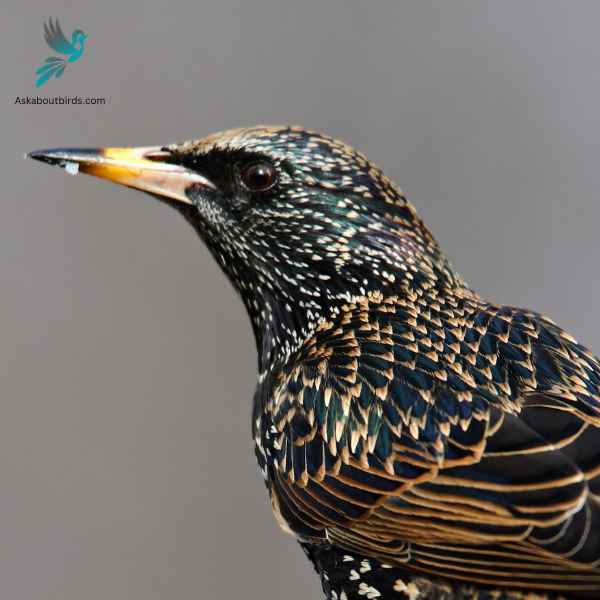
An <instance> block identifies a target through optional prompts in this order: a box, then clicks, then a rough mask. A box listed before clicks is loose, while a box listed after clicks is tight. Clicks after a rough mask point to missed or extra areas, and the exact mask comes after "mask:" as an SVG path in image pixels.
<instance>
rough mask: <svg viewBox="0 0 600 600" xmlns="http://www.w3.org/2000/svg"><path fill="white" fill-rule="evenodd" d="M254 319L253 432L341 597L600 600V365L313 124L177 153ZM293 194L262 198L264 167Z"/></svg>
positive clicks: (229, 135) (194, 145)
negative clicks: (499, 296)
mask: <svg viewBox="0 0 600 600" xmlns="http://www.w3.org/2000/svg"><path fill="white" fill-rule="evenodd" d="M161 152H164V153H166V157H163V158H162V159H163V160H165V161H167V162H169V163H172V164H176V165H182V166H185V167H186V168H187V169H190V170H193V171H195V172H198V173H201V174H202V176H203V177H206V178H207V179H209V180H210V181H211V182H212V183H213V184H214V186H213V188H211V189H207V188H205V187H204V188H203V187H201V186H194V185H191V186H190V187H189V188H188V189H187V190H186V195H187V198H188V199H189V201H190V203H189V204H178V203H176V204H174V205H175V206H176V207H177V208H178V209H179V210H180V211H181V212H182V213H183V214H184V216H185V217H186V218H187V219H188V221H189V222H190V223H191V224H192V225H193V226H194V227H195V229H196V230H197V231H198V232H199V234H200V235H201V236H202V238H203V239H204V240H205V242H206V243H207V245H208V247H209V248H210V250H211V252H212V253H213V255H214V257H215V258H216V260H217V261H218V262H219V264H220V265H221V267H222V268H223V270H224V271H225V272H226V273H227V275H228V276H229V278H230V279H231V281H232V283H233V285H234V286H235V287H236V289H237V290H238V292H239V293H240V295H241V297H242V299H243V301H244V304H245V306H246V308H247V310H248V313H249V315H250V318H251V321H252V326H253V329H254V333H255V337H256V342H257V349H258V358H259V361H258V362H259V376H258V386H257V390H256V394H255V397H254V409H253V417H252V427H253V435H254V442H255V449H256V456H257V459H258V463H259V467H260V470H261V472H262V474H263V476H264V479H265V482H266V484H267V487H268V490H269V494H270V498H271V503H272V507H273V512H274V515H275V518H276V519H277V521H278V522H279V524H280V525H281V527H282V528H283V529H284V530H285V531H287V532H289V533H291V534H293V535H295V536H296V537H297V538H298V540H299V541H300V542H301V544H302V547H303V548H304V550H305V552H306V553H307V555H308V557H309V559H310V560H311V562H312V563H313V565H314V566H315V568H316V570H317V572H318V573H319V576H320V578H321V582H322V585H323V589H324V592H325V594H326V597H327V598H328V599H331V600H344V599H346V600H359V599H362V598H369V599H371V598H384V599H396V598H397V599H408V600H436V599H437V600H450V599H456V600H458V599H462V600H484V599H485V600H492V599H494V600H525V599H528V600H534V599H538V600H540V599H548V600H549V599H554V600H558V599H559V598H576V597H586V598H598V597H600V507H599V504H598V501H599V496H598V494H600V450H599V449H598V446H597V440H598V427H600V364H599V363H598V360H597V359H596V358H595V356H594V355H593V354H591V353H590V352H589V351H588V350H587V349H586V348H584V347H583V346H581V345H580V344H578V343H577V342H576V341H575V340H574V339H573V338H572V337H571V336H570V335H569V334H568V333H566V332H565V331H563V330H562V329H561V328H560V327H558V326H557V325H556V324H554V323H553V322H552V321H551V320H549V319H548V318H546V317H544V316H542V315H540V314H538V313H535V312H533V311H530V310H526V309H520V308H513V307H509V306H502V305H498V304H495V303H493V302H490V301H488V300H486V299H483V298H482V297H480V296H479V295H478V294H477V293H476V292H475V291H474V290H473V289H471V288H470V287H469V286H467V285H466V284H465V283H464V281H463V280H462V279H461V277H460V276H459V275H458V274H457V273H456V272H455V271H454V269H453V268H452V266H451V265H450V264H449V262H448V261H447V260H446V258H445V256H444V254H443V253H442V251H441V250H440V248H439V246H438V245H437V243H436V242H435V240H434V238H433V237H432V235H431V234H430V232H429V230H428V229H427V228H426V227H425V225H424V224H423V222H422V221H421V220H420V219H419V217H418V216H417V214H416V211H415V209H414V208H413V207H412V206H411V205H410V204H409V203H408V202H407V201H406V199H405V197H404V196H403V194H402V193H401V192H400V190H399V189H398V188H397V187H396V186H395V185H394V184H393V183H392V182H391V181H390V180H389V179H388V178H387V177H386V176H385V175H384V174H383V173H382V172H381V171H380V170H379V169H378V168H377V167H375V166H374V165H373V164H372V163H370V162H369V161H368V160H367V159H366V158H365V157H364V156H363V155H361V154H360V153H358V152H356V151H355V150H353V149H352V148H350V147H349V146H347V145H345V144H343V143H341V142H338V141H335V140H333V139H331V138H329V137H327V136H323V135H321V134H318V133H315V132H309V131H305V130H303V129H300V128H290V127H255V128H249V129H237V130H230V131H227V132H224V133H219V134H214V135H211V136H209V137H207V138H204V139H203V140H200V141H194V142H186V143H183V144H173V145H171V146H166V147H164V148H162V149H161ZM256 161H266V162H267V163H268V164H270V165H272V166H274V168H275V169H276V172H277V182H276V184H275V185H274V186H273V187H272V188H271V189H269V190H268V191H264V192H259V193H253V192H252V191H249V190H248V189H245V188H244V186H243V185H241V184H240V177H239V174H240V172H241V171H243V169H244V168H245V165H248V164H251V163H253V162H256Z"/></svg>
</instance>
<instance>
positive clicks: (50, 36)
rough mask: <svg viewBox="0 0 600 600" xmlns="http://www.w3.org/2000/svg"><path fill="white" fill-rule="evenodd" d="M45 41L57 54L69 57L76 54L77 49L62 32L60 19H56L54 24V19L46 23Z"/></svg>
mask: <svg viewBox="0 0 600 600" xmlns="http://www.w3.org/2000/svg"><path fill="white" fill-rule="evenodd" d="M44 39H45V40H46V43H47V44H48V46H50V48H52V50H54V51H55V52H59V53H60V54H67V55H68V54H72V53H73V52H75V48H74V47H73V45H72V44H71V43H70V42H69V41H68V40H67V38H66V37H65V34H64V33H63V32H62V29H61V27H60V23H59V22H58V19H55V20H54V23H53V22H52V18H50V19H48V22H47V23H44Z"/></svg>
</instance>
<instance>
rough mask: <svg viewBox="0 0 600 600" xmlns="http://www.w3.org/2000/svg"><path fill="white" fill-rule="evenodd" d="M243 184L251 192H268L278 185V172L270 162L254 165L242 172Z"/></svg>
mask: <svg viewBox="0 0 600 600" xmlns="http://www.w3.org/2000/svg"><path fill="white" fill-rule="evenodd" d="M242 183H243V184H244V186H245V187H246V189H248V190H250V191H251V192H266V191H267V190H270V189H271V188H272V187H273V186H274V185H275V183H277V172H276V171H275V167H274V166H273V165H272V164H270V163H268V162H257V163H252V164H251V165H248V166H247V167H245V168H244V170H243V171H242Z"/></svg>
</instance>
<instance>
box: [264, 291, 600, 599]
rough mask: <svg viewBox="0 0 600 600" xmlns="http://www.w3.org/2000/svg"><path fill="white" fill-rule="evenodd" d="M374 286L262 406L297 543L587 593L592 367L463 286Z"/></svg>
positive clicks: (547, 333) (598, 553) (596, 537)
mask: <svg viewBox="0 0 600 600" xmlns="http://www.w3.org/2000/svg"><path fill="white" fill-rule="evenodd" d="M412 296H413V297H411V298H410V299H409V300H406V299H402V298H388V299H383V298H381V297H379V298H377V297H372V298H371V299H369V300H368V301H364V302H362V303H359V304H356V305H350V306H348V307H346V310H345V311H344V313H343V314H342V316H341V318H340V319H339V320H337V321H336V323H327V324H324V325H323V326H322V327H321V328H320V331H318V332H317V334H316V335H315V336H314V337H313V338H312V339H311V340H309V341H308V342H307V344H306V345H305V346H304V348H303V349H302V351H301V353H300V356H299V357H298V360H297V361H295V364H294V365H292V366H291V367H290V368H289V369H288V371H287V372H286V373H284V374H282V375H281V377H280V379H279V381H278V383H277V384H276V386H275V388H274V393H273V394H272V397H271V399H270V401H269V405H268V406H267V414H269V415H270V425H269V428H270V430H269V431H270V433H269V435H270V439H271V444H272V446H271V449H270V452H272V453H273V454H274V457H273V458H274V462H273V464H274V465H275V469H274V473H273V475H272V478H273V481H272V491H273V494H274V495H275V496H276V499H275V500H274V506H275V504H276V505H277V509H278V511H279V513H280V514H281V515H282V516H283V517H284V519H285V520H286V521H287V523H288V524H289V525H290V526H291V528H292V529H293V530H294V531H296V532H297V533H299V534H300V535H302V536H305V537H311V536H315V537H318V536H319V535H321V536H323V535H324V532H326V536H327V538H328V539H329V540H330V541H332V542H333V543H336V544H338V545H339V546H341V547H342V548H345V549H348V550H354V551H357V552H360V553H363V555H365V556H372V557H373V556H374V557H378V558H380V559H382V560H385V561H389V562H392V563H408V564H410V565H411V566H412V568H415V569H417V570H421V571H427V572H430V573H436V574H439V575H442V576H446V577H453V578H458V579H460V578H464V579H468V580H470V581H474V580H478V581H481V582H482V583H501V584H502V585H507V586H518V585H520V586H521V587H530V588H540V589H567V588H568V589H570V590H574V589H581V590H586V589H592V590H600V508H599V505H598V499H599V498H600V496H598V495H597V494H600V476H599V474H600V449H599V448H598V445H597V444H595V443H594V442H595V440H597V439H598V433H599V432H598V427H599V426H600V365H599V363H598V361H597V359H596V358H595V357H594V356H593V355H592V354H591V353H590V352H589V351H588V350H586V349H585V348H584V347H583V346H581V345H579V344H578V343H577V342H576V341H575V340H573V338H572V337H571V336H569V335H568V334H567V333H565V332H564V331H563V330H561V329H560V328H559V327H558V326H556V325H555V324H554V323H552V322H551V321H550V320H548V319H546V318H544V317H543V316H541V315H539V314H536V313H533V312H530V311H527V310H521V309H516V308H510V307H503V306H497V305H492V304H489V303H485V302H483V301H481V300H480V299H478V298H477V297H475V296H473V295H470V294H464V295H463V294H458V295H457V296H452V295H448V294H446V295H444V296H443V297H442V296H441V295H438V294H437V293H436V292H435V291H432V290H430V291H429V292H427V293H419V292H414V293H413V295H412Z"/></svg>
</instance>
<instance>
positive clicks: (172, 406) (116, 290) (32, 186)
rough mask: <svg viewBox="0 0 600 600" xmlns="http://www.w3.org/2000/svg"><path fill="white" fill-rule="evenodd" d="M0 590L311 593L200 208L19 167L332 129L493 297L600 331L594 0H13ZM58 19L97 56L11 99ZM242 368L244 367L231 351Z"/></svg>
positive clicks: (4, 51) (250, 595) (250, 354)
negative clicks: (75, 152) (66, 153)
mask: <svg viewBox="0 0 600 600" xmlns="http://www.w3.org/2000/svg"><path fill="white" fill-rule="evenodd" d="M2 13H3V14H2V20H1V22H0V29H1V31H0V57H1V58H0V60H1V61H2V68H1V70H0V73H1V77H2V87H1V90H2V98H1V100H2V107H1V110H0V119H1V127H0V131H1V132H2V137H1V139H2V143H1V144H0V185H1V186H2V187H1V190H2V191H1V204H0V207H1V208H0V215H1V216H0V286H1V296H0V381H1V404H0V415H1V417H0V482H1V486H0V596H1V597H2V598H7V599H10V600H46V599H57V600H59V599H60V600H121V599H127V600H159V599H161V600H164V599H169V600H184V599H185V600H187V599H192V598H214V599H218V600H229V599H232V598H238V597H242V598H245V599H248V600H254V599H257V600H258V599H263V598H266V599H275V598H285V599H286V600H296V599H297V600H300V599H302V600H305V599H307V598H318V597H320V591H319V590H320V588H319V584H318V582H317V579H316V576H315V575H314V574H313V572H312V570H311V568H310V567H309V565H308V563H307V562H306V560H305V559H304V556H303V554H302V553H301V551H300V549H299V548H298V547H297V546H296V544H295V542H294V541H293V540H292V539H291V538H289V537H286V536H285V535H284V534H283V533H281V532H280V531H279V530H278V529H277V527H276V525H275V522H274V520H273V518H272V515H271V509H270V507H269V503H268V502H267V497H266V494H265V490H264V486H263V484H262V482H261V480H260V478H259V477H258V475H257V471H256V467H255V460H254V456H253V453H252V444H251V439H250V401H251V396H252V392H253V388H254V382H255V369H256V367H255V364H256V357H255V349H254V343H253V340H252V337H251V331H250V326H249V323H248V322H247V318H246V315H245V313H244V311H243V307H242V305H241V303H240V302H239V300H238V299H237V298H236V297H235V295H234V293H233V291H232V289H230V287H229V284H228V283H227V281H226V280H225V278H224V276H223V275H221V273H220V271H219V269H218V268H217V266H216V264H213V262H212V260H211V258H210V257H209V255H208V252H207V251H206V250H205V249H204V247H203V245H202V243H201V242H200V240H199V239H198V238H197V237H196V235H195V234H194V232H193V231H192V229H191V228H190V227H189V226H188V225H187V224H186V223H185V222H184V221H183V219H182V218H181V217H179V216H178V215H177V214H176V213H175V212H174V211H172V210H170V209H168V208H167V207H164V206H161V205H159V204H158V203H156V202H154V201H153V200H152V199H150V198H149V197H146V196H144V195H143V194H140V193H136V192H134V191H131V190H127V189H124V188H119V187H117V186H114V185H111V184H108V183H106V182H101V181H99V180H95V179H93V178H88V177H83V176H82V177H75V178H73V177H68V176H65V174H64V173H62V172H61V171H60V170H58V169H51V168H48V167H46V166H44V165H40V164H38V163H33V162H31V161H24V160H23V159H22V156H23V153H24V152H25V151H27V150H32V149H36V148H44V147H53V146H61V145H66V146H77V145H91V146H97V145H151V144H161V143H167V142H172V141H177V140H182V139H187V138H191V137H200V136H203V135H205V134H208V133H210V132H212V131H215V130H220V129H223V128H227V127H231V126H237V125H250V124H255V123H261V122H262V123H264V122H266V123H297V124H302V125H305V126H307V127H310V128H317V129H323V130H325V131H327V132H328V133H330V134H333V135H335V136H338V137H341V138H343V139H344V140H346V141H348V142H349V143H351V144H352V145H354V146H357V147H358V148H360V149H361V150H363V151H365V152H366V153H367V155H368V156H369V157H370V158H371V159H373V160H374V161H375V162H377V163H379V164H380V165H381V166H383V167H384V169H385V170H386V172H387V173H388V174H389V175H390V176H392V178H393V179H395V180H396V181H397V182H398V183H399V184H400V185H401V187H402V188H403V189H404V190H405V192H406V193H407V195H408V197H409V198H410V199H411V200H412V202H413V203H414V204H415V205H416V206H417V208H418V209H419V211H420V213H421V215H422V216H423V217H424V219H425V220H426V222H427V223H428V224H429V225H430V226H431V228H432V230H433V232H434V234H435V235H436V236H437V238H438V240H439V241H440V243H441V244H442V246H443V247H444V248H445V249H446V251H447V253H448V255H449V256H450V257H451V259H452V260H453V262H454V264H455V265H456V266H457V267H458V269H459V270H460V271H461V272H462V273H463V275H464V276H465V278H466V279H467V281H469V282H470V283H471V284H472V285H473V286H474V287H475V288H476V289H477V290H479V291H480V292H481V293H482V294H484V295H485V296H488V297H491V298H493V299H495V300H498V301H503V302H506V303H511V304H515V305H524V306H529V307H532V308H535V309H538V310H542V311H544V312H546V313H548V314H549V315H550V316H552V317H553V318H554V319H555V320H557V321H558V322H560V323H561V324H562V325H563V326H565V327H566V328H567V329H569V330H571V331H572V332H573V333H574V334H575V335H576V337H578V338H579V339H580V340H581V341H583V342H584V343H586V344H587V345H589V346H591V347H592V348H595V349H596V351H600V318H599V314H598V303H599V302H598V300H599V298H600V278H599V277H598V258H599V256H600V245H599V241H598V223H599V221H600V203H599V201H598V195H599V190H600V166H599V149H600V148H599V146H600V117H599V107H600V36H598V23H599V22H600V3H598V2H595V1H592V2H584V1H580V0H569V1H567V0H564V1H550V0H544V1H531V0H513V1H509V0H502V1H499V0H498V1H495V2H488V1H474V0H473V1H469V2H463V1H458V0H452V1H448V2H441V1H435V2H434V1H424V0H418V1H417V0H415V1H406V0H402V1H394V2H391V1H389V2H383V1H380V2H366V1H363V2H357V1H345V2H341V1H328V2H322V1H320V2H307V1H300V0H295V1H285V2H277V1H275V0H272V1H253V2H249V1H242V0H238V1H233V0H220V1H218V2H216V1H215V2H205V1H201V0H193V1H192V0H189V1H186V2H164V1H163V0H148V1H144V2H142V0H139V1H138V2H128V3H123V2H121V1H118V0H103V1H102V2H92V1H91V0H85V1H83V0H80V1H79V2H73V1H71V0H51V1H44V2H42V1H41V0H38V1H36V2H34V1H29V2H23V1H22V0H20V1H18V0H4V3H3V7H2ZM48 16H55V17H58V18H59V20H60V21H61V23H62V25H63V29H64V30H65V33H67V35H69V36H70V32H71V31H72V30H73V29H74V28H81V29H83V30H84V31H85V32H86V33H87V34H88V35H89V40H88V49H87V53H86V55H85V56H84V57H83V58H82V59H81V60H80V61H79V62H78V63H76V64H74V65H72V66H70V67H69V69H68V70H67V72H66V73H65V74H64V76H63V77H62V79H61V80H58V81H51V82H50V83H48V84H47V85H46V86H45V87H44V88H43V89H42V91H41V92H40V95H43V96H53V95H55V94H64V95H73V94H79V95H82V96H84V95H89V96H106V97H107V99H108V103H107V104H106V105H105V106H75V107H70V106H46V107H41V106H19V105H15V104H14V100H15V98H16V96H25V95H28V94H29V95H32V94H35V89H34V87H33V73H34V70H35V68H36V67H37V66H39V64H40V63H41V62H42V61H43V60H44V58H45V57H46V56H48V55H49V54H50V53H49V51H48V48H47V47H46V45H45V43H44V40H43V35H42V23H43V20H44V19H45V18H47V17H48ZM232 365H233V367H234V368H233V369H232V368H231V367H232Z"/></svg>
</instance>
